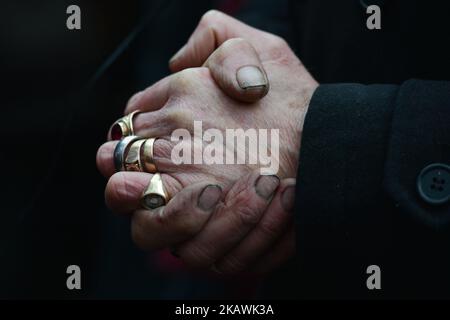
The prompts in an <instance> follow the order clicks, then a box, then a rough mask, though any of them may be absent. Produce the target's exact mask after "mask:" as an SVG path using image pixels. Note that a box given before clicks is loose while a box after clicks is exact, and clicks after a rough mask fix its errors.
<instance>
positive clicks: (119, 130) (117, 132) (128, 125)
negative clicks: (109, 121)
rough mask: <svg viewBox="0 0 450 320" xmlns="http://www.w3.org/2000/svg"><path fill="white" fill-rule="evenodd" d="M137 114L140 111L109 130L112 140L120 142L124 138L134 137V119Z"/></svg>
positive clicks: (137, 111)
mask: <svg viewBox="0 0 450 320" xmlns="http://www.w3.org/2000/svg"><path fill="white" fill-rule="evenodd" d="M137 113H139V110H136V111H133V112H131V113H129V114H127V115H126V116H124V117H122V118H120V119H119V120H117V121H116V122H114V123H113V125H112V126H111V129H110V130H109V132H110V138H111V140H120V139H122V138H123V137H127V136H132V135H134V127H133V117H134V116H135V115H136V114H137Z"/></svg>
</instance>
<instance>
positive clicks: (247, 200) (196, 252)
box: [177, 173, 280, 267]
mask: <svg viewBox="0 0 450 320" xmlns="http://www.w3.org/2000/svg"><path fill="white" fill-rule="evenodd" d="M279 183H280V180H279V178H278V177H276V176H259V174H258V173H252V174H249V175H248V176H247V177H245V178H243V179H241V180H238V181H237V182H236V183H235V185H234V186H233V187H232V188H231V189H230V191H229V192H228V193H227V196H226V198H225V204H224V205H222V206H219V207H218V208H216V211H215V213H214V215H213V216H212V217H211V219H210V221H209V222H208V224H207V225H206V226H205V227H204V229H203V230H202V232H201V233H199V234H198V235H197V236H196V237H195V238H193V239H192V240H190V241H187V242H186V243H183V244H182V245H181V246H180V247H179V248H177V253H178V254H179V256H180V258H181V259H183V261H185V262H186V263H187V264H188V265H190V266H193V267H209V266H211V265H212V264H213V263H214V262H215V261H216V260H217V259H219V258H220V257H222V256H223V255H224V254H225V253H227V252H228V251H230V250H231V249H232V248H234V247H235V246H236V245H237V244H238V243H239V242H240V241H241V240H242V239H243V238H244V237H245V236H246V235H247V234H248V232H249V231H250V230H251V229H253V228H254V227H255V226H256V225H257V224H258V222H259V220H260V219H261V217H262V214H263V212H264V210H265V208H266V207H267V205H268V204H269V203H270V200H271V198H272V196H273V194H274V193H275V190H276V189H277V187H278V185H279Z"/></svg>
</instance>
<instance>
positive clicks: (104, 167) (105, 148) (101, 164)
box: [96, 141, 119, 178]
mask: <svg viewBox="0 0 450 320" xmlns="http://www.w3.org/2000/svg"><path fill="white" fill-rule="evenodd" d="M117 143H119V142H118V141H109V142H106V143H104V144H102V145H101V146H100V148H98V150H97V158H96V161H97V168H98V170H99V171H100V173H101V174H102V175H103V176H104V177H107V178H108V177H110V176H112V175H113V174H114V173H115V172H116V169H115V167H114V157H113V155H114V149H115V148H116V145H117Z"/></svg>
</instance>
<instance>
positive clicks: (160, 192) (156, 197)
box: [141, 173, 170, 210]
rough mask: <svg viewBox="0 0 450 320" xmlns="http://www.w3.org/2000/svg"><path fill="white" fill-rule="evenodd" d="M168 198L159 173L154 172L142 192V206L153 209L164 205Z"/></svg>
mask: <svg viewBox="0 0 450 320" xmlns="http://www.w3.org/2000/svg"><path fill="white" fill-rule="evenodd" d="M169 200H170V199H169V196H168V195H167V192H166V190H165V188H164V184H163V181H162V178H161V175H160V174H159V173H156V174H154V175H153V177H152V179H151V180H150V183H149V184H148V186H147V188H146V189H145V190H144V192H143V193H142V197H141V205H142V207H144V208H145V209H148V210H153V209H156V208H159V207H161V206H164V205H166V203H167V202H168V201H169Z"/></svg>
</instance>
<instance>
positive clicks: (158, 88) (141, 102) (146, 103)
mask: <svg viewBox="0 0 450 320" xmlns="http://www.w3.org/2000/svg"><path fill="white" fill-rule="evenodd" d="M171 81H172V76H168V77H165V78H163V79H161V80H159V81H158V82H156V83H155V84H153V85H151V86H150V87H148V88H146V89H144V90H143V91H140V92H138V93H136V94H134V95H133V96H132V97H131V98H130V99H129V100H128V103H127V106H126V108H125V114H128V113H130V112H133V111H136V110H140V111H155V110H159V109H161V108H162V107H163V106H164V105H165V104H166V102H167V100H168V99H169V97H170V88H171V86H170V83H171Z"/></svg>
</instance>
